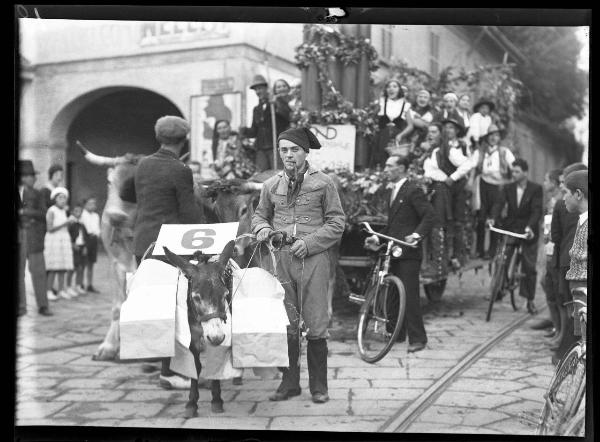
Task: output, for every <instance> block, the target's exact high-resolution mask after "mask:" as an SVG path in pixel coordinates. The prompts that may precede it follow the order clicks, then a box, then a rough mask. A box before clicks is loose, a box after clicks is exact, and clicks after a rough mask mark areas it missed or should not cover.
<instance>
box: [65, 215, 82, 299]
mask: <svg viewBox="0 0 600 442" xmlns="http://www.w3.org/2000/svg"><path fill="white" fill-rule="evenodd" d="M82 211H83V208H82V205H81V204H77V205H76V206H75V207H73V210H72V212H71V214H72V215H73V216H74V217H75V218H76V219H77V222H75V223H73V224H71V225H70V226H69V235H71V245H72V247H73V272H71V275H69V276H68V277H67V283H68V284H70V288H69V290H68V293H69V294H70V295H73V293H75V295H84V294H85V293H86V291H85V288H84V285H83V272H84V271H85V265H86V255H87V250H86V239H87V231H86V229H85V227H84V225H83V224H82V223H81V214H82ZM73 274H74V275H75V280H74V281H72V280H71V278H72V275H73Z"/></svg>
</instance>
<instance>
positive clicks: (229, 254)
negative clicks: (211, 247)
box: [219, 240, 235, 267]
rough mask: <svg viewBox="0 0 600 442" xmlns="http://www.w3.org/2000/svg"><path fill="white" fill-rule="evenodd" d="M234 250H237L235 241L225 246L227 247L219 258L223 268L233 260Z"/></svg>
mask: <svg viewBox="0 0 600 442" xmlns="http://www.w3.org/2000/svg"><path fill="white" fill-rule="evenodd" d="M234 248H235V241H233V240H231V241H229V242H228V243H227V244H225V247H224V248H223V251H222V252H221V255H220V256H219V264H221V265H222V266H223V267H225V266H226V265H227V263H228V262H229V258H231V257H232V256H233V249H234Z"/></svg>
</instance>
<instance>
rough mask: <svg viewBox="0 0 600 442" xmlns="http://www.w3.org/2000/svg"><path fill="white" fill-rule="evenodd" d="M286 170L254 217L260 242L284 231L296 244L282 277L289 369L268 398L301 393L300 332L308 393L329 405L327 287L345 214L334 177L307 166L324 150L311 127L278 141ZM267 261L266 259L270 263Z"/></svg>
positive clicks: (285, 250) (284, 251) (280, 267)
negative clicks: (312, 152) (311, 155)
mask: <svg viewBox="0 0 600 442" xmlns="http://www.w3.org/2000/svg"><path fill="white" fill-rule="evenodd" d="M278 145H279V155H280V157H281V159H282V161H283V164H284V170H283V171H281V172H279V173H278V174H277V175H275V176H273V177H271V178H270V179H268V180H267V181H266V182H265V183H264V185H263V187H262V191H261V194H260V201H259V203H258V206H257V208H256V211H255V213H254V216H253V217H252V232H253V233H255V234H256V235H257V239H258V240H259V241H266V240H267V239H268V238H269V237H270V234H271V233H272V232H273V231H274V230H276V231H284V232H286V233H287V234H288V235H291V236H292V237H293V238H296V240H295V241H294V242H293V244H292V245H284V246H283V247H282V248H281V250H280V251H278V252H276V253H278V254H279V258H280V259H279V260H278V264H277V272H278V274H279V278H280V280H281V281H289V283H288V284H283V286H284V289H285V299H284V304H285V308H286V311H287V314H288V319H289V321H290V326H289V327H288V356H289V362H290V366H289V368H286V369H285V370H284V373H283V378H282V381H281V385H280V386H279V388H278V389H277V391H276V392H275V393H274V394H273V395H272V396H270V397H269V399H270V400H272V401H281V400H286V399H288V398H289V397H291V396H297V395H299V394H300V332H301V331H302V330H304V331H305V332H306V338H307V340H308V344H307V361H308V374H309V388H310V393H311V395H312V400H313V402H315V403H324V402H327V401H328V400H329V396H328V389H327V337H328V332H327V325H328V323H329V315H328V311H327V305H328V304H327V286H328V279H329V255H328V249H329V248H330V247H331V246H333V245H334V244H335V243H336V242H337V241H338V240H339V239H340V238H341V236H342V233H343V231H344V225H345V215H344V211H343V210H342V205H341V203H340V198H339V195H338V192H337V189H336V188H335V185H334V183H333V181H332V180H331V178H330V177H328V176H327V175H325V174H324V173H322V172H320V171H318V170H316V169H315V168H314V167H312V166H310V165H309V164H308V162H307V161H306V157H307V155H308V153H309V149H319V148H320V147H321V145H320V144H319V141H318V140H317V138H316V137H315V136H314V134H313V133H312V132H311V131H310V130H308V129H306V128H297V129H288V130H286V131H284V132H282V133H281V134H280V135H279V137H278ZM266 261H268V260H263V262H266Z"/></svg>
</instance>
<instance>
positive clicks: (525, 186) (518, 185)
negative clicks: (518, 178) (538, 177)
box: [516, 180, 528, 189]
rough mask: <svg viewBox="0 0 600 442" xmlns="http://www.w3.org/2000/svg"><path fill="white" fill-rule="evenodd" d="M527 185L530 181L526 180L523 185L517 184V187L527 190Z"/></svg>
mask: <svg viewBox="0 0 600 442" xmlns="http://www.w3.org/2000/svg"><path fill="white" fill-rule="evenodd" d="M527 183H528V180H524V181H523V184H521V183H516V184H517V187H520V188H521V189H525V188H527Z"/></svg>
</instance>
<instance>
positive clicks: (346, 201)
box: [323, 169, 392, 223]
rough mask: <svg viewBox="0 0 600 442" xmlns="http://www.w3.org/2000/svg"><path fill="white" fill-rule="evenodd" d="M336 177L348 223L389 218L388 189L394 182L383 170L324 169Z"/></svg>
mask: <svg viewBox="0 0 600 442" xmlns="http://www.w3.org/2000/svg"><path fill="white" fill-rule="evenodd" d="M323 172H324V173H328V174H331V175H332V176H333V177H335V179H334V182H335V183H336V187H337V188H338V192H339V195H340V200H341V203H342V208H343V209H344V213H346V220H347V222H348V223H356V222H359V221H372V222H375V221H379V222H385V221H386V220H387V200H386V198H385V196H386V195H387V193H386V190H387V189H390V188H391V186H392V184H391V183H390V182H389V181H388V180H387V178H386V176H385V174H384V173H383V172H381V171H374V170H369V169H365V170H363V171H362V172H351V171H349V170H347V169H338V170H328V169H325V170H323Z"/></svg>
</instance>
